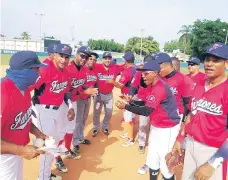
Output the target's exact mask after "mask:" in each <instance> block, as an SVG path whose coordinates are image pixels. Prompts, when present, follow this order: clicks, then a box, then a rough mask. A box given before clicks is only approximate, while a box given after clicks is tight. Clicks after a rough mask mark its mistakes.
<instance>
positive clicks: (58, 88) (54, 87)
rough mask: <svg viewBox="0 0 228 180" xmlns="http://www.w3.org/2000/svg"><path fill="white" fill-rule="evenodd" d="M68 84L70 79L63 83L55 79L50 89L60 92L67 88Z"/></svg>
mask: <svg viewBox="0 0 228 180" xmlns="http://www.w3.org/2000/svg"><path fill="white" fill-rule="evenodd" d="M67 84H68V81H64V82H61V83H58V80H57V81H53V82H52V83H51V85H52V87H51V88H50V91H52V92H55V93H60V92H61V91H63V90H64V89H66V87H67Z"/></svg>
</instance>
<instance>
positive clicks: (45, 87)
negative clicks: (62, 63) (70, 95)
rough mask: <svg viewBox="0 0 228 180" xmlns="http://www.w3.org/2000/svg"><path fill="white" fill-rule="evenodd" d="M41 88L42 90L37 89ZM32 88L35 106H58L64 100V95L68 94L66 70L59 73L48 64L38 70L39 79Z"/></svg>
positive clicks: (51, 63)
mask: <svg viewBox="0 0 228 180" xmlns="http://www.w3.org/2000/svg"><path fill="white" fill-rule="evenodd" d="M41 86H42V88H41V89H42V90H41V89H39V88H40V87H41ZM34 88H35V89H36V90H35V92H34V97H36V98H37V100H38V101H37V102H36V103H37V104H45V105H55V106H60V105H61V104H62V102H63V100H64V94H65V93H67V92H69V88H70V78H69V74H68V72H67V70H66V69H64V70H63V71H60V70H59V69H57V68H56V67H55V66H54V64H53V62H50V63H49V66H48V67H44V68H40V77H39V79H38V81H37V82H36V84H35V85H34ZM39 90H40V92H39ZM34 97H33V99H34Z"/></svg>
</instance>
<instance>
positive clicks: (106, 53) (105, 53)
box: [103, 52, 112, 58]
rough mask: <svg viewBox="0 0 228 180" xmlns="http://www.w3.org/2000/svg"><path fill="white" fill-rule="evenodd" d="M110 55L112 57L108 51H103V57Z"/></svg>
mask: <svg viewBox="0 0 228 180" xmlns="http://www.w3.org/2000/svg"><path fill="white" fill-rule="evenodd" d="M106 57H110V58H112V54H111V53H110V52H104V53H103V58H106Z"/></svg>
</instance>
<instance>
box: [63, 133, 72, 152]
mask: <svg viewBox="0 0 228 180" xmlns="http://www.w3.org/2000/svg"><path fill="white" fill-rule="evenodd" d="M72 138H73V134H65V136H64V141H65V147H66V148H67V149H68V150H70V146H71V142H72Z"/></svg>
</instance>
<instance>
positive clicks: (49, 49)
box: [47, 44, 57, 54]
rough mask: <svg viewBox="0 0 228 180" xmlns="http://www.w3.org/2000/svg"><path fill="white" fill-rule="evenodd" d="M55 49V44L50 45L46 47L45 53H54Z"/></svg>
mask: <svg viewBox="0 0 228 180" xmlns="http://www.w3.org/2000/svg"><path fill="white" fill-rule="evenodd" d="M56 47H57V45H56V44H50V45H49V46H48V48H47V52H48V53H49V54H51V53H55V49H56Z"/></svg>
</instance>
